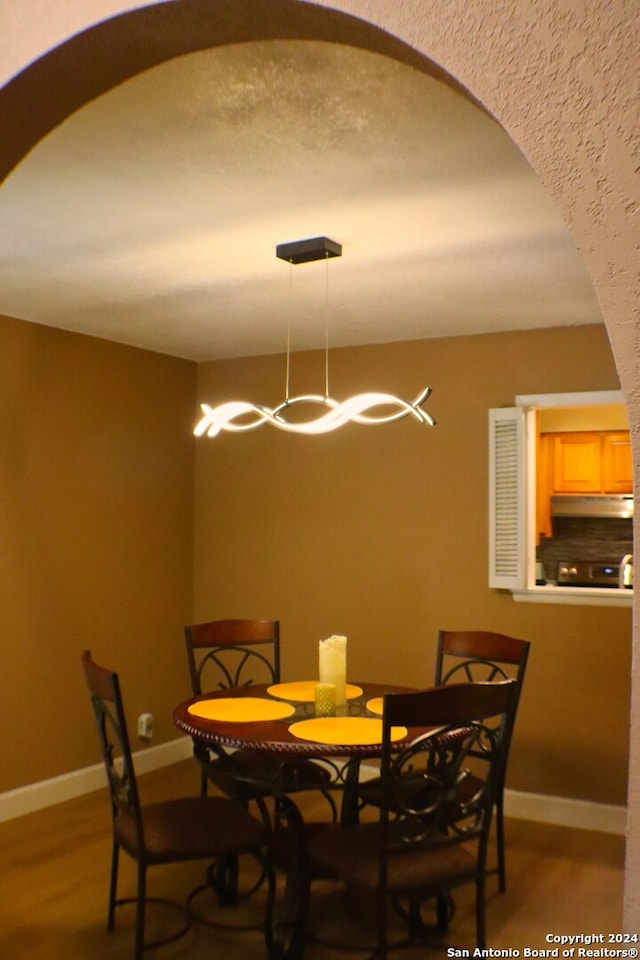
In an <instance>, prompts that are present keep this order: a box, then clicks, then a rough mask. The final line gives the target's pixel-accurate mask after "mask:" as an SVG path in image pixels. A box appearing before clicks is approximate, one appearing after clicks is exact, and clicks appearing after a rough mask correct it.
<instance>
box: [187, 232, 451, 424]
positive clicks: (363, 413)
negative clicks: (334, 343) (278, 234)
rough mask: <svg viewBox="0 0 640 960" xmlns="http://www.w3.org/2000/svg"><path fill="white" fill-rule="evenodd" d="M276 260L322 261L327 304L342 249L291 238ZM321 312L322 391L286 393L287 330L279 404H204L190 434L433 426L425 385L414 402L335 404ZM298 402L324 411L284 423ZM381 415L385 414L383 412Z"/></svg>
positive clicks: (361, 397) (366, 399)
mask: <svg viewBox="0 0 640 960" xmlns="http://www.w3.org/2000/svg"><path fill="white" fill-rule="evenodd" d="M276 256H277V257H278V258H279V259H280V260H286V261H287V263H289V264H290V268H292V267H293V265H294V264H298V263H309V262H311V261H312V260H324V261H325V264H326V278H327V279H326V293H327V301H328V289H329V281H328V276H329V274H328V263H329V260H330V259H332V258H333V257H341V256H342V246H341V245H340V244H339V243H336V242H335V241H334V240H329V238H328V237H314V238H312V239H310V240H295V241H293V242H291V243H281V244H278V246H277V247H276ZM326 306H327V308H326V311H325V316H326V321H325V390H324V394H313V393H309V394H302V395H300V396H297V397H292V396H290V395H289V370H290V359H291V327H290V323H289V325H288V330H287V371H286V382H285V395H284V400H283V401H282V403H280V404H278V406H276V407H273V408H270V407H265V406H263V405H261V404H256V403H249V402H247V401H245V400H231V401H228V402H227V403H222V404H220V405H219V406H217V407H211V406H209V404H207V403H202V404H200V407H201V410H202V418H201V419H200V421H199V423H198V424H197V426H196V428H195V430H194V431H193V432H194V434H195V435H196V436H197V437H201V436H207V437H216V436H217V435H218V434H219V433H220V431H221V430H227V431H230V432H231V433H243V432H244V431H246V430H255V429H256V427H261V426H262V425H263V424H265V423H270V424H271V425H272V426H274V427H277V428H278V429H279V430H286V431H287V432H288V433H303V434H307V435H311V436H315V435H316V434H321V433H329V432H330V431H332V430H337V428H338V427H341V426H343V425H344V424H346V423H362V424H377V423H392V422H394V421H396V420H403V419H404V418H405V417H413V418H414V419H415V420H417V421H418V423H422V424H427V425H428V426H431V427H433V426H434V425H435V420H434V419H433V417H432V416H431V415H430V414H429V413H427V412H426V410H422V404H423V403H424V402H425V400H426V399H427V397H428V396H429V394H430V393H431V388H430V387H425V389H424V390H422V392H421V393H419V394H418V396H417V397H416V398H415V400H411V401H408V400H403V399H401V398H400V397H396V396H394V395H393V394H391V393H379V392H369V393H359V394H357V395H355V396H353V397H350V398H349V399H347V400H343V401H342V403H339V402H338V401H337V400H334V399H333V397H331V396H330V395H329V336H328V316H329V309H328V302H327V305H326ZM302 404H310V405H312V406H316V407H321V408H323V412H321V413H320V415H319V416H317V417H315V418H314V419H311V420H305V421H297V420H288V419H287V412H288V411H289V410H291V409H292V408H293V407H297V406H299V405H302ZM376 407H383V408H384V411H382V412H379V413H378V414H374V413H372V412H370V411H372V410H374V409H375V408H376ZM385 411H386V412H385Z"/></svg>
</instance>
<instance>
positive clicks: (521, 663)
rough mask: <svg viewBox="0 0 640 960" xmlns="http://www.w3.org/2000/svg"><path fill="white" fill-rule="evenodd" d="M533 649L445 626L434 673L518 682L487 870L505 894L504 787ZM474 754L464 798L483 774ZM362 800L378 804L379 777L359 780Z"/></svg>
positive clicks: (438, 678)
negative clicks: (493, 853)
mask: <svg viewBox="0 0 640 960" xmlns="http://www.w3.org/2000/svg"><path fill="white" fill-rule="evenodd" d="M529 648H530V643H529V641H528V640H518V639H516V638H515V637H509V636H506V635H505V634H502V633H491V632H489V631H483V630H460V631H452V630H440V631H439V632H438V646H437V652H436V664H435V674H434V685H435V686H442V685H446V684H449V683H469V682H474V681H475V682H482V681H484V682H491V681H495V680H505V679H509V678H513V679H514V680H515V681H516V694H515V695H514V697H513V700H512V702H511V711H510V714H509V717H508V722H507V731H506V738H505V749H504V757H503V767H502V769H501V771H500V776H499V780H498V787H497V790H496V799H495V803H496V848H497V867H496V868H495V869H491V870H490V871H488V872H489V873H497V874H498V886H499V890H500V892H501V893H503V892H504V891H505V890H506V885H507V872H506V853H505V826H504V787H505V779H506V773H507V761H508V757H509V749H510V746H511V739H512V735H513V728H514V726H515V721H516V714H517V711H518V704H519V702H520V694H521V692H522V682H523V680H524V674H525V670H526V666H527V659H528V656H529ZM472 756H475V759H476V760H477V761H479V762H478V763H477V764H476V765H475V769H474V774H473V775H471V774H469V775H468V776H467V777H465V779H464V780H463V781H462V782H461V784H460V785H459V787H458V792H459V794H460V797H459V799H460V800H464V798H465V796H464V795H465V794H469V795H470V796H473V794H474V792H475V791H476V790H477V789H478V787H479V784H480V782H481V780H482V777H483V775H484V769H483V766H484V763H483V762H484V760H485V757H484V755H483V753H482V751H479V752H478V751H476V752H475V754H472ZM407 788H408V787H407ZM358 799H359V803H360V808H361V809H362V807H365V806H379V804H380V779H379V777H376V778H372V779H370V780H366V781H364V782H363V783H362V784H361V785H360V787H359V790H358Z"/></svg>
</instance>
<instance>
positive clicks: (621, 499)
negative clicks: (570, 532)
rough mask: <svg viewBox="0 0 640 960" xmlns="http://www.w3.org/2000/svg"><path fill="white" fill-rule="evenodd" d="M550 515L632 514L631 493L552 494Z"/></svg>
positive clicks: (628, 515) (623, 516)
mask: <svg viewBox="0 0 640 960" xmlns="http://www.w3.org/2000/svg"><path fill="white" fill-rule="evenodd" d="M551 516H552V517H610V518H620V517H621V518H625V517H632V516H633V496H632V494H630V493H629V494H594V495H593V496H584V495H582V494H580V495H579V496H575V495H573V494H571V495H570V494H554V495H553V496H552V497H551Z"/></svg>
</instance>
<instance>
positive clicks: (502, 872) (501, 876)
mask: <svg viewBox="0 0 640 960" xmlns="http://www.w3.org/2000/svg"><path fill="white" fill-rule="evenodd" d="M496 842H497V847H498V889H499V890H500V893H504V892H505V890H506V889H507V864H506V856H505V850H504V806H503V797H502V791H500V793H499V794H498V799H497V800H496Z"/></svg>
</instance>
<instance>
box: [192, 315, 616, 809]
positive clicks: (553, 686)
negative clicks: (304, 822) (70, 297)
mask: <svg viewBox="0 0 640 960" xmlns="http://www.w3.org/2000/svg"><path fill="white" fill-rule="evenodd" d="M577 358H579V362H578V359H577ZM322 363H323V357H322V355H321V354H304V355H302V354H295V355H294V356H293V358H292V367H291V370H292V393H296V392H298V391H300V392H305V391H309V390H310V391H313V390H314V389H316V388H318V389H320V388H321V386H322V375H323V366H322ZM330 371H331V381H332V386H331V393H332V395H333V396H336V397H338V398H341V397H346V396H348V395H350V394H351V393H354V392H358V391H360V390H368V389H375V388H379V389H383V390H390V391H392V392H396V393H399V394H400V395H403V396H411V397H413V396H414V395H415V394H417V393H418V392H419V390H420V388H421V387H423V386H425V385H430V386H432V387H433V391H434V392H433V396H432V398H430V399H429V400H428V401H427V404H426V405H425V406H426V408H427V409H428V410H429V411H430V412H431V413H432V414H433V415H434V416H435V417H436V419H437V420H438V425H437V427H435V428H434V429H433V430H430V429H428V428H421V427H420V426H418V425H417V424H416V423H415V422H409V421H403V422H402V423H398V424H390V425H387V426H378V427H368V428H367V427H357V426H350V427H347V428H344V429H342V430H340V431H338V432H337V433H335V434H328V435H325V436H323V437H317V438H306V437H300V436H290V435H285V434H283V433H280V432H278V431H276V430H273V429H272V428H271V427H266V426H265V427H262V428H260V429H259V430H257V431H255V432H253V433H250V434H246V435H243V436H242V437H239V436H221V437H218V438H216V439H214V440H202V441H201V442H199V445H198V447H197V451H196V463H197V471H196V475H197V484H196V509H195V587H194V604H195V606H194V612H195V617H196V619H200V620H202V619H209V618H214V617H235V616H247V617H279V618H280V620H281V624H282V638H283V676H284V679H303V678H307V679H308V678H312V677H314V676H316V672H315V671H316V667H317V642H318V640H319V639H320V638H321V637H323V636H326V635H328V634H330V633H345V634H346V635H347V636H348V638H349V674H350V677H351V678H352V679H353V680H358V679H363V680H372V681H378V682H384V681H385V680H394V681H395V682H397V683H406V684H416V683H418V684H420V683H422V684H425V685H426V684H428V683H429V682H430V680H431V677H432V671H433V660H434V652H435V641H436V634H437V630H438V628H439V627H443V628H447V629H472V628H479V629H486V630H497V631H500V632H504V633H510V634H512V635H515V636H519V637H524V638H526V639H529V640H531V641H532V643H533V650H532V655H531V661H530V667H529V674H528V677H527V685H526V690H525V693H524V695H523V700H522V707H521V711H522V712H521V716H520V722H519V725H518V729H517V734H516V738H515V742H514V748H513V753H512V759H511V761H510V775H509V785H510V786H511V787H513V788H515V789H518V790H530V791H533V792H536V793H538V792H539V793H549V794H556V795H560V796H569V797H581V798H584V799H591V800H596V801H601V802H604V803H619V804H623V803H624V802H625V797H626V768H627V752H628V738H627V731H628V715H629V685H630V655H631V611H630V610H629V609H624V610H619V609H611V608H599V607H565V606H539V605H532V604H519V603H514V601H513V600H512V599H511V595H510V594H507V593H503V592H497V591H494V590H490V589H489V588H488V586H487V580H488V572H487V571H488V560H487V556H488V554H487V543H488V540H487V513H488V507H487V504H488V490H487V476H488V468H487V446H488V440H487V422H488V416H487V411H488V409H489V408H490V407H495V406H507V405H510V404H511V403H512V402H513V398H514V396H515V395H516V394H520V393H524V394H529V393H547V392H548V393H551V392H557V391H574V390H575V391H579V390H607V389H617V388H618V380H617V377H616V373H615V368H614V364H613V360H612V357H611V352H610V349H609V346H608V342H607V338H606V333H605V331H604V328H602V327H582V328H570V329H569V328H565V329H558V330H549V331H542V332H525V333H513V334H506V335H494V336H481V337H457V338H449V339H444V340H426V341H421V342H415V343H410V344H393V345H388V346H381V347H370V348H366V349H363V348H354V349H348V350H335V351H332V353H331V367H330ZM283 387H284V361H283V358H282V357H262V358H257V359H251V360H242V361H229V362H224V363H212V364H204V365H201V366H200V367H199V387H198V393H199V399H200V400H207V401H218V400H223V399H248V400H253V401H255V402H261V403H267V404H270V405H273V404H274V403H275V402H277V401H278V400H279V399H281V397H282V395H283ZM603 718H606V723H603ZM612 744H613V747H612ZM605 771H606V772H605Z"/></svg>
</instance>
